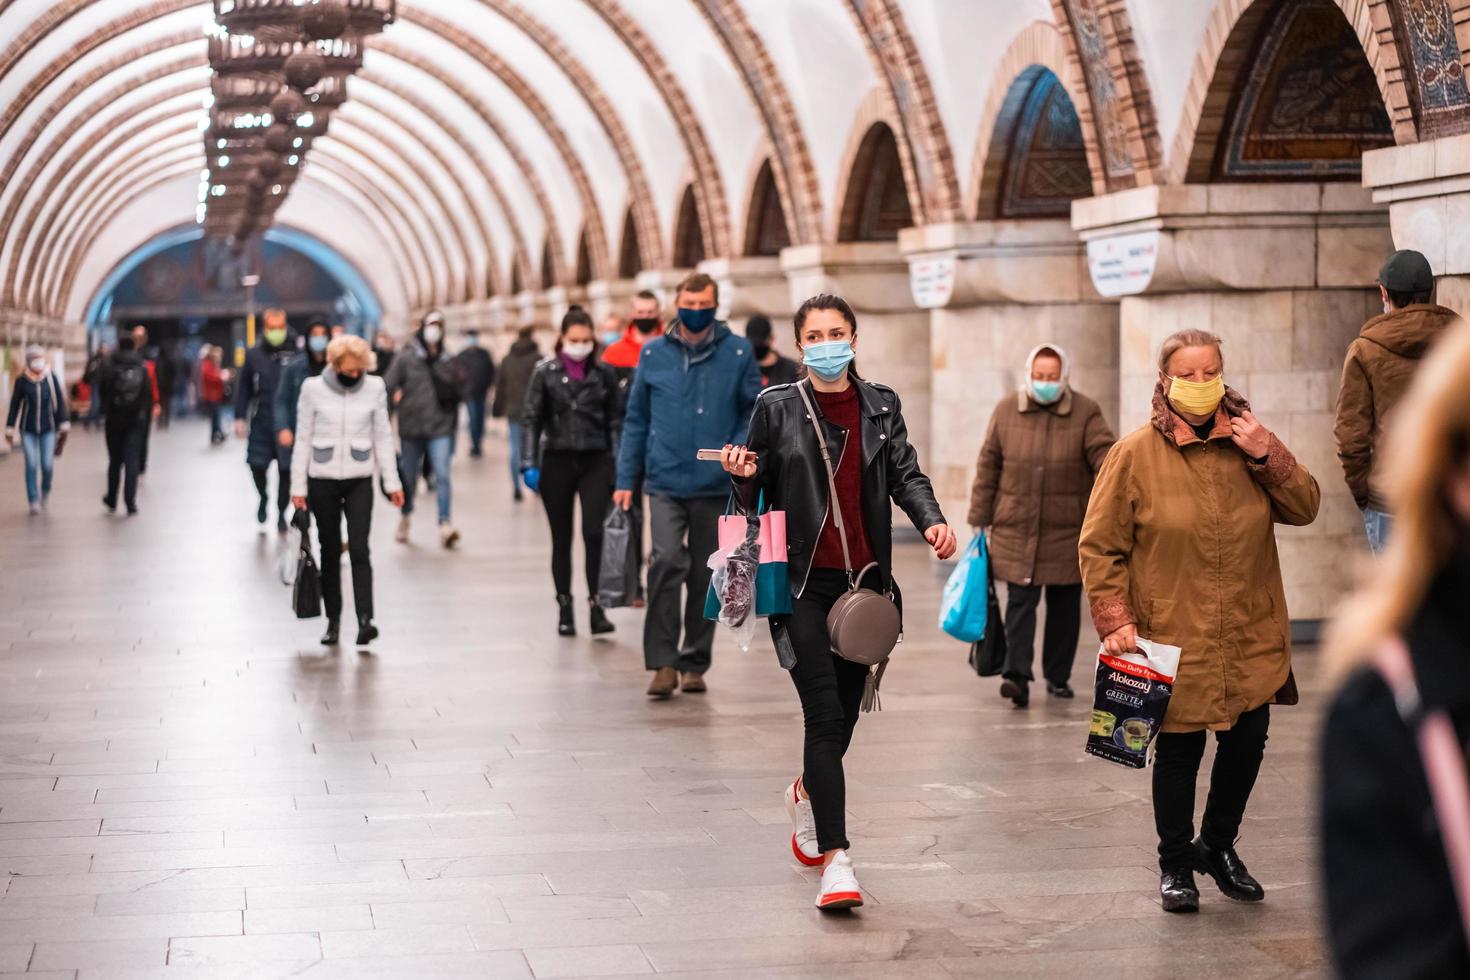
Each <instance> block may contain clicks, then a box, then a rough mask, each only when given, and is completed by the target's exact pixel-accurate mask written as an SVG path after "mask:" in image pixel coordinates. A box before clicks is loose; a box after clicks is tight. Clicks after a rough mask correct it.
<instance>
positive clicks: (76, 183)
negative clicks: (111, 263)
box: [6, 113, 198, 304]
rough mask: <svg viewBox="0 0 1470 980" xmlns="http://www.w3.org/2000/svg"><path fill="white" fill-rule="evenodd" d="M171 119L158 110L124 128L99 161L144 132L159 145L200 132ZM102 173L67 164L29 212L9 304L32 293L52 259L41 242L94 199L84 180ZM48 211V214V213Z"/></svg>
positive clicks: (15, 256)
mask: <svg viewBox="0 0 1470 980" xmlns="http://www.w3.org/2000/svg"><path fill="white" fill-rule="evenodd" d="M170 118H171V117H170V116H169V114H167V113H158V114H155V115H153V116H151V117H148V118H146V119H144V120H142V121H141V122H139V123H138V124H137V125H135V126H130V127H128V128H126V129H124V130H123V131H122V132H120V133H118V134H117V135H116V136H115V137H114V138H113V139H111V140H109V141H108V142H107V143H106V144H104V145H103V146H102V147H101V148H100V150H101V152H100V154H99V155H98V156H97V160H98V161H101V160H106V159H108V158H109V157H111V156H112V155H113V154H114V153H115V152H117V150H119V149H120V148H122V147H123V146H125V145H127V144H128V143H129V142H131V141H133V140H135V139H137V138H138V137H139V136H142V135H144V134H148V135H149V139H150V141H151V144H152V145H153V146H157V145H158V144H159V143H161V142H163V141H165V140H169V139H171V138H176V137H177V136H178V135H179V134H181V133H190V132H198V130H197V129H196V128H195V127H193V126H191V125H189V124H188V123H187V122H178V121H177V120H176V119H175V120H173V121H174V123H175V125H173V126H171V127H169V126H167V125H166V124H167V123H168V122H169V121H170ZM91 149H92V148H91V147H87V148H84V150H83V153H86V152H90V151H91ZM103 176H106V172H105V171H103V170H102V168H100V167H87V168H80V167H78V168H75V169H72V168H71V167H64V168H63V169H61V170H59V171H58V172H57V173H56V175H55V176H54V177H53V178H52V180H51V182H50V183H49V184H48V185H47V187H46V190H45V191H44V192H43V193H42V194H41V196H40V197H39V198H38V201H37V205H36V207H35V208H34V209H32V210H31V212H30V213H29V214H27V215H26V220H25V223H24V224H23V225H22V226H21V230H20V233H19V235H18V237H17V241H16V243H15V248H14V250H13V251H12V252H11V255H10V268H9V270H8V274H7V278H6V281H7V282H8V283H15V284H16V285H18V286H19V288H18V289H16V290H15V291H14V292H13V293H10V294H8V295H7V297H6V302H7V303H9V304H17V303H20V304H23V303H25V302H26V299H27V298H28V297H30V296H31V283H32V281H33V280H34V278H35V275H36V272H37V270H39V269H42V268H44V267H45V265H46V263H47V262H48V261H49V254H46V253H42V252H41V251H40V249H39V246H40V244H41V243H43V242H44V243H48V244H49V243H50V242H51V241H52V240H53V237H52V230H53V229H57V230H58V231H59V230H60V229H64V228H65V227H66V226H67V222H69V221H70V220H71V217H72V215H74V214H75V213H77V212H78V211H80V210H81V208H82V206H83V204H85V202H86V201H88V200H89V199H90V198H91V194H92V191H91V190H90V189H89V188H87V187H86V186H85V182H86V181H88V180H90V181H92V182H93V183H94V184H95V183H96V181H97V179H99V178H100V177H103ZM63 177H65V178H66V186H65V187H62V188H59V189H58V188H57V184H58V183H59V182H60V181H61V180H62V178H63ZM53 201H54V202H57V203H56V206H55V207H51V204H52V202H53ZM47 211H49V213H46V212H47ZM43 213H45V214H46V217H45V219H44V220H40V218H41V215H42V214H43ZM38 221H39V222H40V227H39V229H37V230H36V236H37V239H36V241H37V248H34V249H31V250H30V253H29V254H30V255H31V257H32V261H30V262H26V263H25V271H24V274H23V275H22V274H21V272H20V263H21V259H22V257H23V256H24V254H25V252H24V248H25V246H26V244H27V243H28V242H29V240H30V236H31V231H32V228H33V227H34V226H35V225H36V224H37V222H38ZM17 275H20V280H19V282H18V283H16V282H15V280H16V277H17Z"/></svg>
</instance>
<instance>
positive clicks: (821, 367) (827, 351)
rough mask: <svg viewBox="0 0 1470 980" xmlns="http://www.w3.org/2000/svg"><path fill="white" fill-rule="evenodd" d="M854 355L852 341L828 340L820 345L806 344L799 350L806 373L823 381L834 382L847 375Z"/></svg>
mask: <svg viewBox="0 0 1470 980" xmlns="http://www.w3.org/2000/svg"><path fill="white" fill-rule="evenodd" d="M855 356H856V355H855V354H853V352H852V341H850V340H829V341H826V342H825V343H821V344H807V345H806V346H805V347H803V348H802V349H801V362H802V363H803V364H805V365H806V368H807V370H808V371H810V372H811V373H812V374H815V375H816V376H817V377H819V378H821V379H822V380H823V381H836V380H837V379H838V378H841V377H842V376H843V375H844V374H846V373H847V368H848V365H850V364H851V363H852V359H853V357H855Z"/></svg>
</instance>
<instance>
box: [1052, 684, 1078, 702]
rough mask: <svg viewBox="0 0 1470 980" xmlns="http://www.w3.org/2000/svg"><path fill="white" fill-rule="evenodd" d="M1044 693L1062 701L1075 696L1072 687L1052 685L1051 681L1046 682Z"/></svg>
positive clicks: (1068, 685)
mask: <svg viewBox="0 0 1470 980" xmlns="http://www.w3.org/2000/svg"><path fill="white" fill-rule="evenodd" d="M1046 693H1047V694H1050V695H1051V696H1052V697H1054V698H1061V699H1063V700H1068V699H1070V698H1075V697H1076V696H1077V693H1076V692H1075V691H1073V690H1072V685H1070V684H1053V683H1052V682H1051V681H1047V682H1046Z"/></svg>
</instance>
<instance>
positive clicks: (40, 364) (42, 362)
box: [30, 357, 46, 374]
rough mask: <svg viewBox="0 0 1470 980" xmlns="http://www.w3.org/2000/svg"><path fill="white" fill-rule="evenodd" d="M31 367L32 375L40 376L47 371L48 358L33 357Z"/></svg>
mask: <svg viewBox="0 0 1470 980" xmlns="http://www.w3.org/2000/svg"><path fill="white" fill-rule="evenodd" d="M30 365H31V373H32V374H40V373H41V372H42V371H44V370H46V358H44V357H33V358H31V362H30Z"/></svg>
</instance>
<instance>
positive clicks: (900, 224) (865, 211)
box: [837, 122, 914, 242]
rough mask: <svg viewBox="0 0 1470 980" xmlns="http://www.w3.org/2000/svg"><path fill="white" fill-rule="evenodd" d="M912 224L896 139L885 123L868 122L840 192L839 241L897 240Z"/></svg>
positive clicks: (906, 187) (910, 207) (911, 214)
mask: <svg viewBox="0 0 1470 980" xmlns="http://www.w3.org/2000/svg"><path fill="white" fill-rule="evenodd" d="M913 223H914V212H913V209H912V206H911V202H910V200H909V188H908V184H907V181H905V180H904V168H903V161H902V158H901V157H900V154H899V147H898V138H897V136H896V135H895V134H894V131H893V129H892V128H891V127H890V126H889V125H888V124H887V123H886V122H875V123H873V124H872V125H870V126H869V127H868V129H867V131H866V132H865V133H863V136H862V139H861V140H860V141H859V143H858V148H857V152H856V153H855V154H854V155H853V159H852V164H851V167H850V169H849V171H848V176H847V189H846V190H845V191H844V192H843V195H842V210H841V212H840V214H839V218H838V224H837V240H838V241H839V242H888V241H897V239H898V233H899V230H900V229H903V228H907V227H909V226H910V225H912V224H913Z"/></svg>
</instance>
